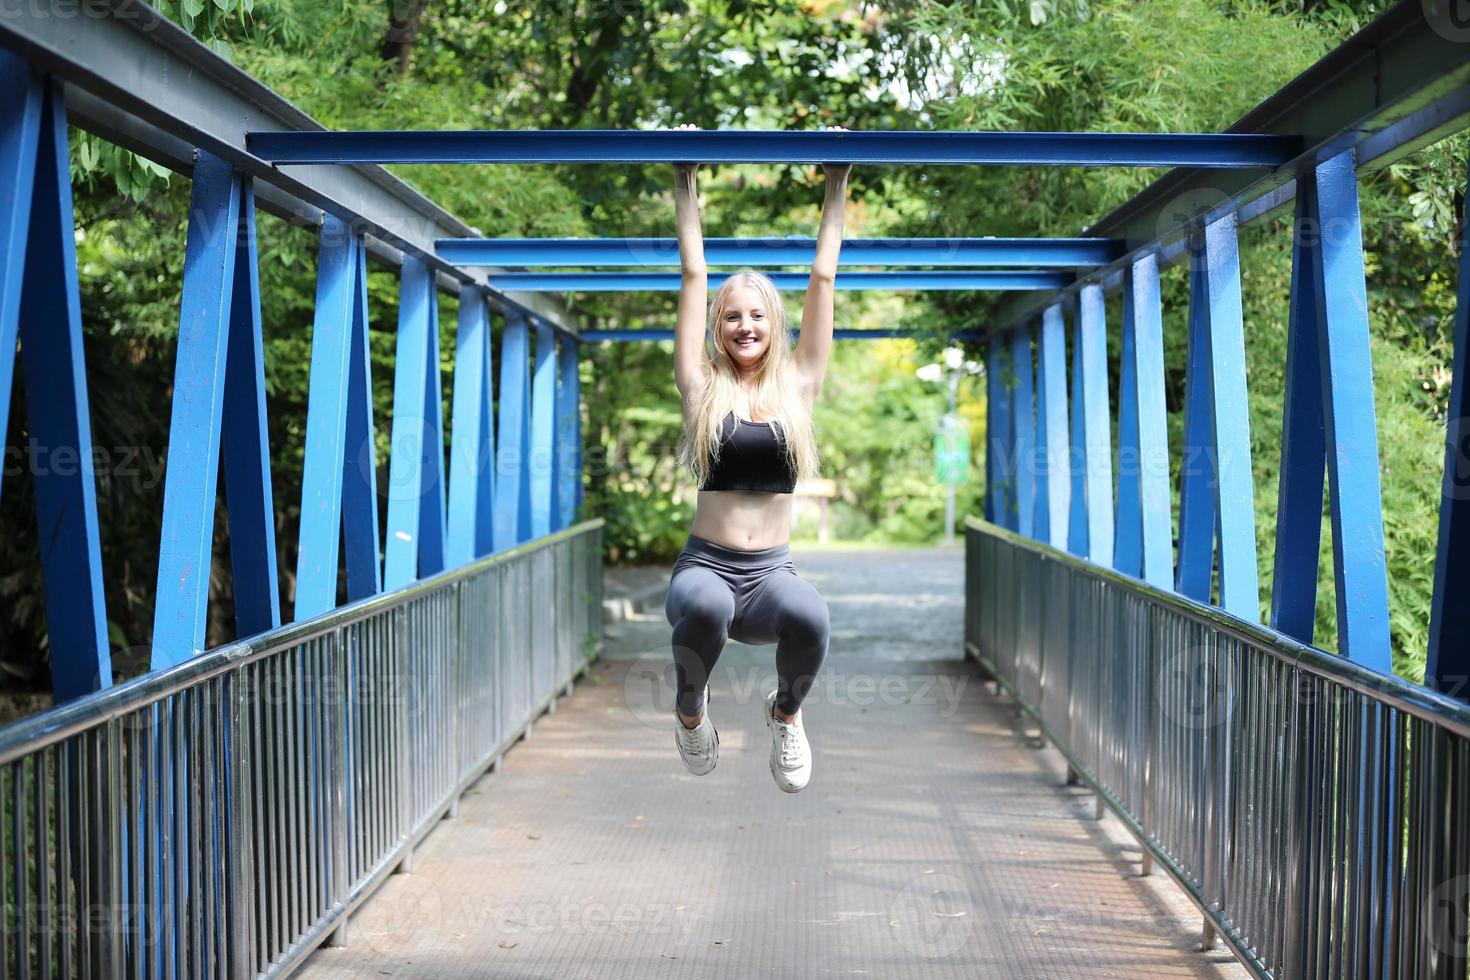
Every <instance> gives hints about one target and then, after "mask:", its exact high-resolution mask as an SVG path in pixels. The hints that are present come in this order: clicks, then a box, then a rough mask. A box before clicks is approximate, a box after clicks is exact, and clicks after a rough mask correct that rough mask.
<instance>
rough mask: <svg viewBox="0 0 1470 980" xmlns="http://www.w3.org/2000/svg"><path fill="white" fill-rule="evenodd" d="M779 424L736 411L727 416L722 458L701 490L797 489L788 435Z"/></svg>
mask: <svg viewBox="0 0 1470 980" xmlns="http://www.w3.org/2000/svg"><path fill="white" fill-rule="evenodd" d="M780 426H781V423H780V422H774V423H771V422H751V421H749V420H747V419H742V418H736V416H735V413H734V412H731V413H730V414H729V415H726V416H725V419H724V422H723V423H722V428H721V431H720V458H719V459H718V460H716V461H715V463H714V465H713V466H711V467H710V471H709V474H708V476H706V477H705V480H704V483H703V484H701V485H700V487H699V489H701V490H760V491H764V492H766V493H792V492H794V491H795V490H796V478H795V477H793V476H792V475H791V470H790V467H789V464H788V463H787V454H786V435H785V433H784V432H781V428H780ZM778 433H780V434H779V435H778Z"/></svg>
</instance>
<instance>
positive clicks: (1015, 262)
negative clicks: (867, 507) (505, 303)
mask: <svg viewBox="0 0 1470 980" xmlns="http://www.w3.org/2000/svg"><path fill="white" fill-rule="evenodd" d="M434 244H435V250H436V252H437V253H438V255H439V257H440V258H441V259H443V260H444V261H446V262H452V263H454V264H455V265H458V266H462V267H466V268H469V267H480V266H484V267H548V266H595V267H599V268H612V267H617V266H628V267H634V266H661V265H662V266H677V265H678V264H679V243H678V241H677V240H676V239H673V238H441V239H439V240H438V241H437V242H435V243H434ZM816 250H817V241H816V239H815V238H798V237H791V238H707V239H705V240H704V259H705V262H707V263H708V264H709V265H712V266H715V265H740V266H770V265H802V266H807V265H811V264H812V261H813V260H814V259H815V258H816ZM1122 251H1123V245H1122V243H1121V242H1117V241H1113V240H1112V239H1108V238H848V239H844V240H843V242H842V253H841V255H840V256H839V257H838V263H839V265H843V266H857V265H882V266H908V265H938V266H1035V267H1038V268H1049V269H1071V268H1083V269H1087V268H1092V267H1094V266H1099V265H1107V264H1108V263H1109V262H1111V261H1113V260H1114V259H1116V258H1118V256H1120V255H1121V254H1122Z"/></svg>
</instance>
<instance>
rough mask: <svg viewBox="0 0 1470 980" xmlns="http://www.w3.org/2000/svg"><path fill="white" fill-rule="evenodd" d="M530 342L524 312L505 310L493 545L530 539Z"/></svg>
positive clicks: (498, 548)
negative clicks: (528, 463)
mask: <svg viewBox="0 0 1470 980" xmlns="http://www.w3.org/2000/svg"><path fill="white" fill-rule="evenodd" d="M530 360H531V343H530V330H529V326H528V324H527V323H526V318H525V316H524V315H523V314H522V313H521V312H520V311H518V310H516V309H514V308H507V309H506V311H505V332H504V333H503V334H502V335H501V340H500V438H499V443H500V444H499V446H498V451H497V453H496V458H495V550H496V551H503V550H504V549H506V548H512V547H514V546H515V545H517V544H520V543H521V542H522V541H529V540H530V539H531V470H530V467H529V466H528V465H527V455H528V454H529V452H530V447H531V365H530Z"/></svg>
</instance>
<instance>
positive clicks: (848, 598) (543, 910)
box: [298, 550, 1245, 980]
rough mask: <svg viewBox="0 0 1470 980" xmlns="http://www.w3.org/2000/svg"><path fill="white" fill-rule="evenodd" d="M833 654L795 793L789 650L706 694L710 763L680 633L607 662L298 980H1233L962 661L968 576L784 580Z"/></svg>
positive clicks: (1119, 835)
mask: <svg viewBox="0 0 1470 980" xmlns="http://www.w3.org/2000/svg"><path fill="white" fill-rule="evenodd" d="M796 564H797V569H798V571H799V572H800V573H801V574H802V575H803V576H804V577H806V578H808V579H810V580H811V581H812V582H813V583H814V584H815V585H816V586H817V587H818V588H819V589H821V590H822V592H823V594H824V595H825V596H826V597H827V600H828V603H829V606H830V607H831V611H832V622H833V633H834V636H833V642H832V648H831V652H830V654H829V657H828V660H827V664H826V667H825V668H824V673H823V677H822V678H820V679H819V680H818V682H817V685H816V687H815V688H814V690H813V693H812V695H811V697H810V698H809V699H808V700H807V702H806V706H805V708H804V711H805V713H806V725H807V730H808V735H809V737H810V739H811V743H812V748H813V753H814V757H815V764H814V774H813V777H812V782H811V784H810V785H809V786H808V787H807V789H806V790H805V791H804V792H802V793H800V794H796V795H794V796H788V795H786V794H784V793H782V792H781V791H780V790H778V789H777V788H776V786H775V784H774V783H773V782H772V780H771V775H770V772H769V771H768V769H767V762H766V759H767V753H768V750H769V748H770V742H769V738H768V736H767V734H766V730H765V728H764V726H763V724H762V719H761V698H762V697H763V696H764V694H765V693H766V692H767V691H769V690H770V689H771V688H772V687H773V686H774V685H775V671H774V666H773V665H774V659H773V658H774V648H773V647H746V646H743V645H740V644H736V643H733V642H732V643H731V644H730V645H729V646H728V647H727V648H726V651H725V654H724V656H723V658H722V659H721V661H720V664H719V666H718V667H717V668H716V670H715V677H714V679H713V681H712V683H711V689H712V707H711V715H712V717H713V718H714V720H715V723H716V725H717V727H718V728H719V730H720V739H721V741H720V753H721V754H720V762H719V765H718V767H717V768H716V769H715V770H714V772H712V773H710V774H709V775H707V776H703V777H696V776H692V775H690V774H689V773H688V772H687V771H686V770H685V769H684V767H683V764H682V763H681V762H680V761H679V756H678V752H677V750H676V749H675V747H674V737H673V727H672V725H673V722H672V718H671V716H670V714H669V711H670V709H671V704H672V700H671V699H672V680H671V678H668V679H666V677H665V675H666V672H667V665H668V662H669V655H668V648H667V643H668V633H669V627H668V625H667V623H666V622H664V621H663V617H662V614H661V612H660V613H659V614H657V615H651V616H648V617H647V618H642V617H640V618H638V619H635V620H634V621H632V622H627V623H621V624H618V625H617V626H616V627H615V629H614V630H612V631H611V632H610V635H609V637H608V642H607V648H606V650H605V653H604V656H603V658H602V659H601V660H600V661H599V662H598V663H597V664H595V665H594V668H593V670H592V672H591V674H590V676H589V677H588V678H586V679H584V680H582V681H580V682H579V683H578V684H577V687H576V692H575V694H574V695H573V696H572V697H571V698H568V699H563V700H562V701H561V702H560V705H559V708H558V710H557V711H556V713H555V714H552V715H549V716H545V717H543V718H541V719H540V720H539V721H538V722H537V723H536V727H535V733H534V736H533V738H532V740H531V741H529V742H522V743H520V744H518V745H517V746H516V747H515V748H514V749H512V750H511V751H510V752H509V753H508V754H507V756H506V758H505V761H504V765H503V768H502V771H501V772H499V773H497V774H493V775H487V776H486V777H485V778H484V779H482V780H481V781H480V782H479V784H478V785H476V786H475V787H474V788H473V789H472V790H471V791H470V793H469V795H468V796H467V798H466V799H465V801H464V803H463V805H462V806H461V808H460V811H459V816H458V818H457V819H455V820H452V821H446V822H445V823H444V824H443V825H442V826H441V827H440V828H439V829H438V830H436V831H435V832H434V833H433V834H432V835H430V837H429V838H428V840H427V841H425V842H424V844H423V845H422V846H421V847H420V848H419V850H418V851H417V853H416V854H415V865H414V873H413V874H408V875H402V874H400V875H395V876H394V877H393V878H391V879H390V880H389V881H388V882H387V883H386V884H385V885H384V887H383V888H382V889H381V890H379V892H378V893H377V894H376V895H375V896H374V897H373V899H372V900H371V901H370V902H369V903H368V904H367V905H366V906H365V907H364V908H363V910H362V911H361V912H360V913H359V915H358V916H356V917H355V918H354V920H353V922H352V924H351V928H350V940H349V943H350V944H349V946H348V947H347V948H345V949H322V950H319V951H318V952H317V953H316V954H314V955H313V956H312V957H311V958H310V960H309V961H308V962H307V964H306V966H305V967H304V968H303V969H302V970H301V972H300V973H299V974H298V975H299V976H303V977H309V978H314V980H328V978H331V980H343V978H349V977H351V978H367V977H375V978H376V977H384V976H397V977H412V978H420V980H430V978H452V977H483V978H502V977H503V978H519V980H525V978H545V980H567V978H577V980H581V978H586V980H594V978H595V980H617V978H628V980H643V978H669V980H689V978H731V980H744V978H751V977H783V978H784V977H794V978H808V977H827V976H831V977H839V976H843V977H847V976H857V977H881V978H889V977H893V978H905V980H922V978H930V977H946V978H947V977H955V978H959V977H998V978H999V977H1004V978H1029V977H1035V978H1055V980H1063V978H1067V980H1071V978H1079V977H1130V978H1131V977H1232V978H1234V977H1243V976H1245V973H1244V971H1243V970H1241V969H1240V968H1239V967H1237V966H1236V965H1235V963H1234V961H1233V960H1232V959H1231V958H1230V956H1229V954H1228V953H1225V952H1224V951H1223V950H1216V951H1214V952H1211V953H1202V952H1199V951H1198V938H1199V924H1200V919H1199V916H1198V915H1197V914H1196V913H1195V912H1194V911H1193V907H1192V906H1191V905H1190V904H1189V903H1188V901H1187V900H1185V899H1184V898H1183V897H1182V895H1181V894H1180V893H1179V892H1178V891H1177V890H1176V889H1175V888H1174V886H1173V885H1172V884H1171V883H1170V882H1169V881H1168V879H1167V878H1165V877H1164V876H1163V875H1162V874H1157V875H1155V876H1153V877H1151V878H1148V879H1143V878H1139V877H1138V857H1139V850H1138V847H1137V845H1136V844H1134V843H1133V842H1132V839H1131V838H1130V837H1129V836H1128V835H1127V833H1126V832H1125V831H1123V829H1122V828H1121V826H1119V824H1118V823H1117V821H1116V820H1114V819H1111V818H1108V819H1105V820H1103V821H1101V822H1098V821H1096V820H1094V819H1093V817H1092V811H1093V798H1092V795H1091V794H1090V793H1088V792H1086V791H1084V790H1082V789H1080V788H1077V787H1067V786H1065V785H1064V773H1065V769H1064V765H1063V763H1062V761H1061V757H1060V756H1059V755H1058V754H1057V753H1056V752H1055V751H1053V750H1051V749H1043V748H1040V747H1038V744H1037V743H1035V742H1033V741H1032V740H1031V739H1029V738H1027V737H1026V735H1025V733H1024V732H1023V730H1022V726H1021V725H1020V722H1019V721H1018V719H1017V712H1016V710H1015V709H1014V707H1012V706H1010V705H1009V704H1007V703H1005V701H1004V700H1003V699H1000V698H997V697H996V696H995V695H994V694H992V693H991V690H990V688H989V686H988V685H985V684H983V683H982V682H980V681H979V680H978V679H977V677H976V675H975V669H974V666H973V665H972V664H970V663H968V662H966V661H964V660H963V659H961V656H960V644H961V617H962V610H963V599H962V597H961V582H962V575H963V571H962V567H961V556H960V555H959V553H958V552H957V551H918V550H915V551H855V552H826V553H816V552H797V554H796Z"/></svg>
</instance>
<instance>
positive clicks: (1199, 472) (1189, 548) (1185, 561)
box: [1174, 235, 1216, 603]
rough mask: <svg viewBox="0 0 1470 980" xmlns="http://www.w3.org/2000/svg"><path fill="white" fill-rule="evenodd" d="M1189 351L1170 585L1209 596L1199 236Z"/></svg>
mask: <svg viewBox="0 0 1470 980" xmlns="http://www.w3.org/2000/svg"><path fill="white" fill-rule="evenodd" d="M1189 248H1190V266H1189V351H1188V354H1187V361H1186V364H1185V369H1184V449H1183V458H1182V461H1181V463H1180V468H1179V474H1180V475H1179V565H1178V568H1177V569H1176V571H1175V576H1174V587H1175V589H1176V590H1177V591H1178V592H1179V593H1180V594H1181V595H1185V596H1188V597H1189V598H1191V599H1194V600H1195V601H1196V602H1205V603H1208V602H1209V601H1210V593H1211V590H1212V584H1213V581H1214V568H1215V459H1216V454H1215V445H1214V436H1213V432H1214V420H1213V419H1212V417H1211V400H1210V378H1209V373H1208V372H1209V366H1210V315H1209V307H1208V298H1209V288H1208V284H1207V282H1206V277H1205V251H1204V237H1203V236H1202V235H1196V236H1195V237H1194V238H1193V239H1191V241H1190V243H1189Z"/></svg>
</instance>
